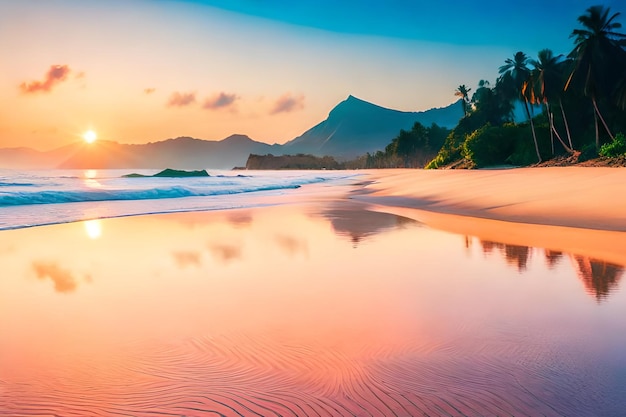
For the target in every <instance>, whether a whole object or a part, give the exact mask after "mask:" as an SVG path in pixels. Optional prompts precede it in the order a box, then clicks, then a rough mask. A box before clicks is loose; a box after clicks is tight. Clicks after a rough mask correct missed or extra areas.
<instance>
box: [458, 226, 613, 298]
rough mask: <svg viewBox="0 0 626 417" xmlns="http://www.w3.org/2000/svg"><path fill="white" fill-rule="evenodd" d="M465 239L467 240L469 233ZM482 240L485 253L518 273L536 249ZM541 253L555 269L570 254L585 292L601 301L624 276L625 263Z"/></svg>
mask: <svg viewBox="0 0 626 417" xmlns="http://www.w3.org/2000/svg"><path fill="white" fill-rule="evenodd" d="M465 240H466V242H467V240H468V237H467V236H466V239H465ZM479 241H480V245H481V247H482V251H483V253H484V254H486V255H487V254H492V253H499V254H500V255H501V256H502V257H503V258H504V260H505V261H506V263H507V264H508V265H510V266H512V267H514V268H516V269H517V271H518V272H520V273H522V272H524V271H526V269H527V264H528V261H529V259H530V257H531V253H532V252H533V248H531V247H528V246H518V245H509V244H506V243H500V242H494V241H490V240H480V239H479ZM466 247H467V243H466ZM542 252H543V255H544V258H545V261H546V264H547V266H548V268H549V269H554V267H555V266H556V265H557V264H558V263H559V261H560V260H561V259H562V258H563V256H564V255H567V256H568V257H569V258H570V259H571V261H572V266H573V267H574V272H575V273H576V275H577V276H578V278H579V279H580V280H581V281H582V282H583V284H584V286H585V291H586V292H587V293H588V294H589V295H591V296H592V297H594V298H595V299H596V300H597V301H598V302H601V301H603V300H605V299H607V298H608V296H609V295H610V294H611V292H613V291H614V290H615V289H616V288H617V287H618V284H619V281H620V279H621V278H622V275H624V266H622V265H616V264H612V263H610V262H606V261H603V260H601V259H594V258H590V257H588V256H584V255H577V254H571V253H570V254H563V252H561V251H557V250H552V249H543V251H542ZM537 253H541V251H537Z"/></svg>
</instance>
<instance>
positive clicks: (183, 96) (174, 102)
mask: <svg viewBox="0 0 626 417" xmlns="http://www.w3.org/2000/svg"><path fill="white" fill-rule="evenodd" d="M195 102H196V93H179V92H178V91H176V92H174V93H172V95H171V96H170V98H169V100H168V101H167V105H168V106H169V107H185V106H189V105H190V104H193V103H195Z"/></svg>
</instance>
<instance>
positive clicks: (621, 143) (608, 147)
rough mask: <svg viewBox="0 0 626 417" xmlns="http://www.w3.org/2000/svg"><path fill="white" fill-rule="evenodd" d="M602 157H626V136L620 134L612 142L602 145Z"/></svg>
mask: <svg viewBox="0 0 626 417" xmlns="http://www.w3.org/2000/svg"><path fill="white" fill-rule="evenodd" d="M600 155H601V156H606V157H609V158H615V157H617V156H622V155H626V137H625V136H624V134H623V133H618V134H617V135H615V138H614V139H613V141H612V142H609V143H605V144H604V145H602V147H601V148H600Z"/></svg>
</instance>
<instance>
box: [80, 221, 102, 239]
mask: <svg viewBox="0 0 626 417" xmlns="http://www.w3.org/2000/svg"><path fill="white" fill-rule="evenodd" d="M84 224H85V232H86V233H87V236H88V237H89V238H90V239H98V238H99V237H100V236H102V222H101V221H100V220H87V221H85V222H84Z"/></svg>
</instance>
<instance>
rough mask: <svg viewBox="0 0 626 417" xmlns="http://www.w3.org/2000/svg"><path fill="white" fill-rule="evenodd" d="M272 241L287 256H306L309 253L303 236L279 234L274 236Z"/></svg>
mask: <svg viewBox="0 0 626 417" xmlns="http://www.w3.org/2000/svg"><path fill="white" fill-rule="evenodd" d="M274 241H275V242H276V243H277V244H278V246H279V247H281V248H282V249H283V250H284V252H285V253H286V254H287V255H288V256H289V257H294V256H297V255H298V254H302V255H303V256H304V257H307V255H308V254H309V245H308V244H307V242H306V240H305V239H304V238H300V237H296V236H289V235H282V234H280V235H276V236H274Z"/></svg>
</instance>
